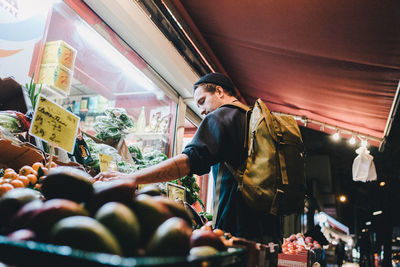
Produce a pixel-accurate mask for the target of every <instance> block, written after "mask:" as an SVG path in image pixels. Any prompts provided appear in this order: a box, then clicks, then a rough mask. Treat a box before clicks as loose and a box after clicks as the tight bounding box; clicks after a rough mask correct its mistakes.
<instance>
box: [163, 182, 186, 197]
mask: <svg viewBox="0 0 400 267" xmlns="http://www.w3.org/2000/svg"><path fill="white" fill-rule="evenodd" d="M185 193H186V190H185V187H183V186H180V185H177V184H173V183H167V196H168V198H170V199H172V200H177V199H181V200H183V201H186V194H185Z"/></svg>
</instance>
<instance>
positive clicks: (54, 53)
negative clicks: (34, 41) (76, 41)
mask: <svg viewBox="0 0 400 267" xmlns="http://www.w3.org/2000/svg"><path fill="white" fill-rule="evenodd" d="M75 58H76V49H75V48H73V47H72V46H70V45H68V44H67V43H65V42H64V41H62V40H58V41H52V42H47V43H46V44H45V47H44V51H43V56H42V64H48V63H55V64H61V65H63V66H65V67H67V68H68V69H69V70H71V71H72V70H73V69H74V64H75Z"/></svg>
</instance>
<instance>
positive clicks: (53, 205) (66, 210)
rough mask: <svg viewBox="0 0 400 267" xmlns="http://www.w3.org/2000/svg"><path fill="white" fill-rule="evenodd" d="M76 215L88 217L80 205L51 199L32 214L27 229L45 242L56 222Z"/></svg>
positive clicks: (65, 200) (69, 201)
mask: <svg viewBox="0 0 400 267" xmlns="http://www.w3.org/2000/svg"><path fill="white" fill-rule="evenodd" d="M77 215H82V216H88V215H89V213H88V212H87V211H86V209H85V208H83V206H82V205H80V204H78V203H76V202H73V201H71V200H68V199H51V200H47V201H46V202H44V203H43V206H42V207H41V208H39V209H38V210H36V211H35V212H34V213H33V214H32V217H31V219H30V221H29V222H28V227H29V228H30V229H32V230H33V231H34V232H35V233H36V235H37V238H38V240H40V241H47V240H48V238H49V231H50V229H51V227H52V226H53V225H54V224H55V223H56V222H57V221H59V220H61V219H63V218H66V217H70V216H77Z"/></svg>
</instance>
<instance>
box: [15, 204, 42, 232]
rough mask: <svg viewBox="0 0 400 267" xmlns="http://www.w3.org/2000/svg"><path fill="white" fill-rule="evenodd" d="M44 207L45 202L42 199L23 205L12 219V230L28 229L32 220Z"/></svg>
mask: <svg viewBox="0 0 400 267" xmlns="http://www.w3.org/2000/svg"><path fill="white" fill-rule="evenodd" d="M42 207H43V201H42V200H40V199H36V200H33V201H31V202H28V203H26V204H25V205H23V206H22V207H21V208H20V209H19V210H18V212H17V213H16V214H15V215H14V216H13V217H12V218H11V222H10V226H9V227H10V229H11V230H17V229H22V228H27V227H28V226H29V222H30V221H31V219H32V216H33V214H34V213H35V212H36V211H38V210H39V209H41V208H42Z"/></svg>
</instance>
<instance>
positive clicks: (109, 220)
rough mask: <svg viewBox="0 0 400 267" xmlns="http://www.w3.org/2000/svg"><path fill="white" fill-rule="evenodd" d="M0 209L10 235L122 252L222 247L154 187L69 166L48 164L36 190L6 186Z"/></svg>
mask: <svg viewBox="0 0 400 267" xmlns="http://www.w3.org/2000/svg"><path fill="white" fill-rule="evenodd" d="M0 213H1V214H2V215H4V216H2V217H1V218H0V231H1V233H2V234H6V235H8V236H9V238H10V239H13V240H34V241H39V242H44V243H52V244H56V245H67V246H70V247H72V248H76V249H81V250H85V251H92V252H104V253H110V254H117V255H122V256H143V255H146V256H185V255H189V253H193V254H203V255H204V254H210V253H211V252H212V253H215V252H218V251H222V250H226V246H225V244H224V242H222V239H221V237H220V236H219V235H218V234H216V233H214V232H211V231H209V230H207V229H202V230H201V231H206V232H194V233H193V232H192V229H193V228H192V222H193V219H194V218H193V216H192V214H191V212H189V211H188V210H187V209H186V208H185V205H182V204H180V203H179V202H175V201H173V200H171V199H168V198H165V197H163V196H161V195H160V192H159V191H157V190H152V191H150V190H148V189H147V191H139V192H136V186H135V185H134V184H132V183H130V182H126V181H113V182H99V181H93V178H92V177H91V176H90V175H88V174H87V173H86V172H84V171H81V170H79V169H75V168H71V167H55V168H52V169H51V170H50V171H49V172H48V174H47V176H46V177H45V178H44V179H43V182H42V184H41V188H40V192H39V191H37V190H33V189H30V188H17V189H13V190H10V191H8V192H6V193H5V194H4V195H3V197H2V198H0ZM192 233H193V234H192ZM204 246H206V248H200V249H198V247H204ZM209 247H211V249H210V248H209ZM193 248H197V249H193ZM199 250H200V252H199ZM210 250H211V252H210ZM193 251H194V252H193Z"/></svg>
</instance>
